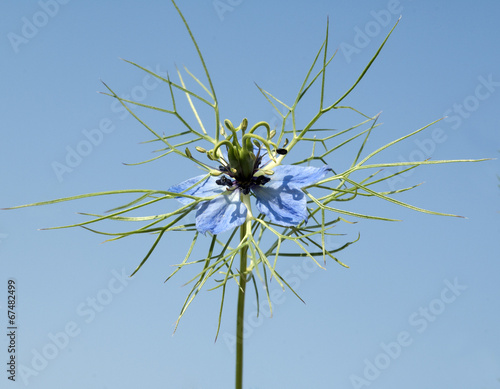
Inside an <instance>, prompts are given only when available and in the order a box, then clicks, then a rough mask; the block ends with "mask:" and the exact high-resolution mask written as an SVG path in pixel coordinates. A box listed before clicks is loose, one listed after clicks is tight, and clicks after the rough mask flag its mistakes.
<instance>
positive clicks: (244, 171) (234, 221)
mask: <svg viewBox="0 0 500 389" xmlns="http://www.w3.org/2000/svg"><path fill="white" fill-rule="evenodd" d="M223 143H227V144H229V147H228V150H227V151H228V153H227V154H228V158H226V157H225V154H224V155H223V156H221V157H220V159H219V160H220V161H221V163H223V165H221V166H219V168H218V169H216V170H215V171H212V175H210V176H208V177H206V176H205V175H201V176H196V177H193V178H190V179H188V180H186V181H184V182H181V183H180V184H178V185H174V186H172V187H171V188H169V189H168V191H169V192H174V193H182V194H186V195H191V196H196V197H212V196H215V197H214V198H213V199H210V200H206V201H202V202H200V203H199V204H197V206H196V229H197V230H198V231H199V232H201V233H206V232H207V231H208V232H211V233H212V234H219V233H222V232H224V231H227V230H230V229H233V228H235V227H238V226H240V225H242V224H243V223H244V222H245V220H246V218H247V211H248V209H247V206H246V205H245V203H244V202H242V196H248V195H250V194H253V196H255V202H256V206H257V209H258V210H259V212H260V213H262V214H264V215H265V216H267V217H268V218H269V219H270V221H271V222H272V223H276V224H279V225H281V226H297V225H298V224H300V223H301V222H304V221H305V222H307V218H308V211H307V201H306V195H305V193H304V192H303V191H302V188H304V187H307V186H310V185H313V184H315V183H317V182H318V181H320V180H322V179H323V178H325V177H326V175H327V174H328V172H329V171H331V168H329V167H328V166H326V165H324V166H322V167H319V168H317V167H310V166H308V167H304V166H295V165H278V166H275V167H274V168H272V169H267V168H266V165H267V164H268V163H269V162H270V158H269V155H266V154H264V155H260V152H261V148H260V147H259V148H255V146H254V147H253V150H252V152H248V150H245V147H241V146H239V142H235V143H234V144H231V143H230V142H228V141H223ZM243 143H244V144H245V141H243ZM236 144H237V145H238V146H236ZM233 146H235V147H233ZM246 151H247V152H246ZM276 153H277V154H285V153H286V150H285V149H278V150H277V151H276ZM255 154H257V155H255ZM221 155H222V153H221ZM228 161H229V162H228ZM213 173H215V174H213ZM205 177H206V178H205ZM197 183H198V184H197ZM177 199H178V200H179V201H180V202H181V203H182V204H184V205H186V204H189V203H191V202H193V200H192V199H190V198H187V197H178V198H177ZM246 203H247V204H249V202H246Z"/></svg>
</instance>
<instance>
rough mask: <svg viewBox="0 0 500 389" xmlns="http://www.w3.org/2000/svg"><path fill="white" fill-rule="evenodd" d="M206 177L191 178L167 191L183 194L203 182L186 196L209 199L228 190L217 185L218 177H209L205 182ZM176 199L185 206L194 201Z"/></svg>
mask: <svg viewBox="0 0 500 389" xmlns="http://www.w3.org/2000/svg"><path fill="white" fill-rule="evenodd" d="M204 177H205V175H201V176H196V177H193V178H190V179H189V180H186V181H183V182H181V183H180V184H177V185H174V186H171V187H170V188H168V189H167V191H168V192H174V193H181V192H183V191H185V190H186V189H187V188H189V187H191V186H193V185H195V184H196V183H197V182H199V181H201V182H200V183H199V184H198V185H197V186H195V187H193V188H191V189H189V190H187V191H185V192H184V194H187V195H191V196H198V197H207V196H213V195H215V194H218V193H222V192H224V191H225V190H226V187H225V186H221V185H218V184H216V183H215V180H217V177H214V176H209V177H207V178H206V179H205V180H203V178H204ZM176 199H177V200H179V202H181V203H182V204H183V205H186V204H189V203H191V202H193V201H194V200H192V199H190V198H187V197H181V196H179V197H176Z"/></svg>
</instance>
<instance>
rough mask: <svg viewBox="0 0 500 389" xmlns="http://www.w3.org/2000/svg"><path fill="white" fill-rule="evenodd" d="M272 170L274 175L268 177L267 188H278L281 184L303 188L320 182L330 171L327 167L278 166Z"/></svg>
mask: <svg viewBox="0 0 500 389" xmlns="http://www.w3.org/2000/svg"><path fill="white" fill-rule="evenodd" d="M273 170H274V174H273V175H272V176H269V178H270V179H271V181H270V182H269V184H267V186H271V187H280V186H281V183H284V184H287V183H292V184H293V185H294V186H295V187H297V188H303V187H304V186H309V185H312V184H314V183H316V182H318V181H320V180H322V179H323V178H325V177H326V175H327V174H328V172H329V171H331V170H332V169H331V168H330V167H328V166H327V165H323V166H321V167H313V166H296V165H279V166H276V167H275V168H274V169H273Z"/></svg>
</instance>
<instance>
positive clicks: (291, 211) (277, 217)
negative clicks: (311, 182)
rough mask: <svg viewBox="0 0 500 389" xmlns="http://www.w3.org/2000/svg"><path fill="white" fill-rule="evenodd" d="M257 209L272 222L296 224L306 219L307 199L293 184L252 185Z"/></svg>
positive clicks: (283, 224) (284, 224)
mask: <svg viewBox="0 0 500 389" xmlns="http://www.w3.org/2000/svg"><path fill="white" fill-rule="evenodd" d="M252 191H253V193H254V194H255V197H256V198H257V200H256V205H257V209H258V210H259V211H260V212H262V213H263V214H265V215H266V216H267V217H269V219H271V221H272V222H273V223H276V224H280V225H282V226H296V225H297V224H299V223H300V222H302V221H304V220H305V221H307V201H306V195H305V194H304V192H302V190H301V189H300V188H298V187H295V186H293V185H283V186H282V187H278V188H274V187H271V186H267V184H266V185H265V186H254V187H253V188H252Z"/></svg>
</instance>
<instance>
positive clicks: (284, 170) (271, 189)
mask: <svg viewBox="0 0 500 389" xmlns="http://www.w3.org/2000/svg"><path fill="white" fill-rule="evenodd" d="M273 170H274V174H273V175H272V176H269V178H271V181H269V182H268V183H267V184H265V185H264V186H258V185H255V186H254V187H252V192H253V193H254V194H255V197H256V198H257V200H256V204H257V209H258V210H259V211H260V212H262V213H263V214H265V215H266V216H267V217H269V219H271V221H272V222H273V223H276V224H280V225H283V226H296V225H298V224H299V223H300V222H302V221H305V222H307V216H308V214H307V199H306V195H305V193H304V192H303V191H302V190H301V189H300V188H302V187H305V186H309V185H312V184H314V183H316V182H318V181H320V180H322V179H323V178H325V177H326V175H327V174H328V172H329V171H331V170H332V169H330V168H329V167H328V166H326V165H325V166H322V167H320V168H316V167H310V166H308V167H305V166H294V165H280V166H277V167H275V168H274V169H273Z"/></svg>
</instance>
